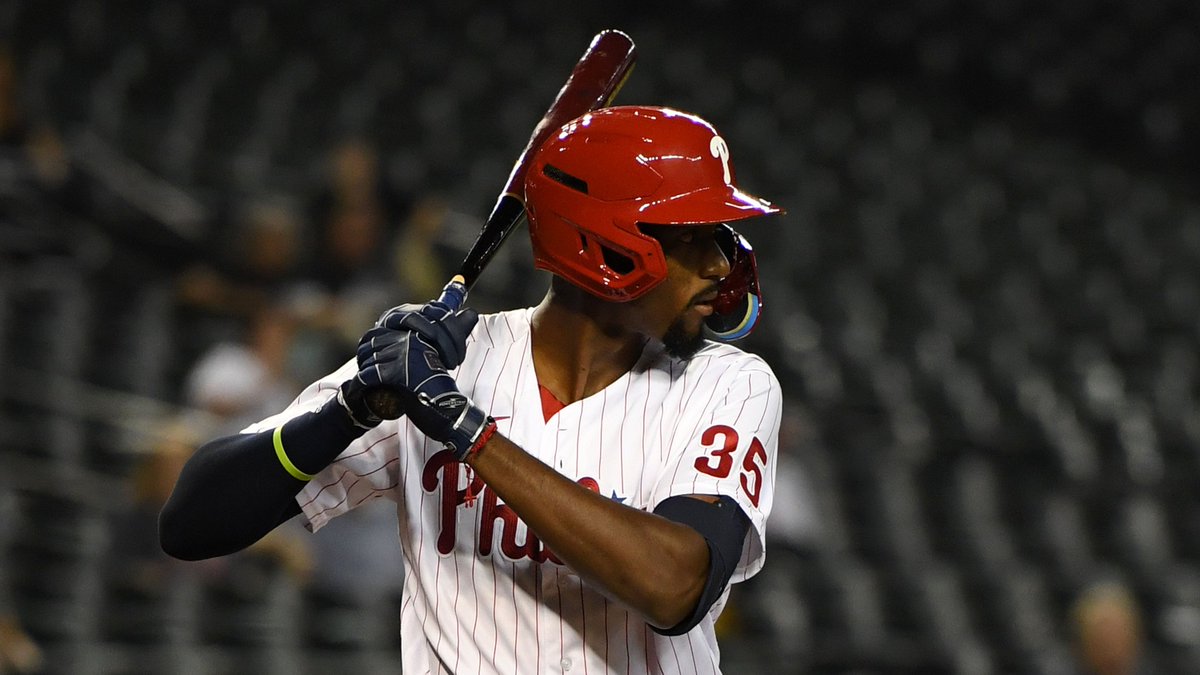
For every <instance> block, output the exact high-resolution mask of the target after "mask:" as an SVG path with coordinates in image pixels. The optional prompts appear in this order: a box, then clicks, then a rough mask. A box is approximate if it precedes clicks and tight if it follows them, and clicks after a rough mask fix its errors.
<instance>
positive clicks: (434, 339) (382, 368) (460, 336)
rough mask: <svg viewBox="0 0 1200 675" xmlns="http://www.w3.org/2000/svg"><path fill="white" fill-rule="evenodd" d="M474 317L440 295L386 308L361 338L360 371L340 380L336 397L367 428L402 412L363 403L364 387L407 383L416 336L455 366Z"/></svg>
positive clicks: (366, 389) (395, 387)
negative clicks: (382, 411)
mask: <svg viewBox="0 0 1200 675" xmlns="http://www.w3.org/2000/svg"><path fill="white" fill-rule="evenodd" d="M478 320H479V316H478V315H477V314H476V312H475V310H473V309H470V308H466V309H462V310H459V311H457V312H454V311H452V310H451V309H450V307H448V306H447V305H446V304H444V303H442V302H440V301H438V300H434V301H432V302H430V303H427V304H425V305H415V304H409V305H400V306H399V307H394V308H392V309H390V310H388V311H387V312H385V313H384V314H383V316H381V317H380V318H379V321H377V322H376V324H375V327H374V328H372V329H370V330H368V331H367V332H366V333H365V334H364V335H363V337H362V339H361V340H359V343H358V354H357V361H358V372H357V373H355V375H354V377H352V378H350V379H349V380H347V381H346V382H345V383H344V384H342V387H341V390H340V391H339V393H338V401H339V402H340V403H341V404H342V407H343V408H344V409H345V410H346V412H347V413H348V414H349V415H350V418H351V419H352V420H353V421H354V423H355V424H357V425H358V426H360V427H364V428H371V427H374V426H376V425H378V424H379V422H380V421H381V420H382V419H394V418H397V417H399V416H400V415H401V414H403V412H404V408H403V406H401V408H400V409H399V410H396V411H393V414H377V411H373V410H372V409H371V407H370V406H369V405H368V404H367V392H370V391H372V390H375V389H390V390H396V391H398V390H399V389H401V388H402V387H404V386H406V385H407V383H408V382H409V380H408V375H407V365H406V362H405V360H406V358H407V356H406V355H407V353H408V350H409V345H410V343H411V342H412V341H413V340H414V339H417V340H420V341H421V344H422V345H424V346H425V347H427V348H428V349H430V350H432V352H433V354H434V357H435V358H436V359H438V361H439V364H442V363H449V364H451V365H450V366H449V367H450V368H455V367H457V366H458V365H459V364H460V363H462V359H463V357H464V356H465V355H466V343H467V336H469V335H470V334H471V330H472V329H474V327H475V323H476V322H477V321H478ZM402 400H403V399H402Z"/></svg>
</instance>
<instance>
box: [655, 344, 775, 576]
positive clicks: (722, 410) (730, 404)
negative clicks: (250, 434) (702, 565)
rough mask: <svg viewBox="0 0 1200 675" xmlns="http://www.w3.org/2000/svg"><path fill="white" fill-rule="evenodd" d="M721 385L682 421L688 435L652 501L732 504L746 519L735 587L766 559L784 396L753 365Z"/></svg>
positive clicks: (764, 370)
mask: <svg viewBox="0 0 1200 675" xmlns="http://www.w3.org/2000/svg"><path fill="white" fill-rule="evenodd" d="M726 381H727V382H728V383H729V384H728V385H727V386H724V387H722V389H723V390H724V391H721V392H718V395H716V396H713V397H712V398H713V403H712V404H710V405H709V406H708V408H707V409H705V410H702V411H698V412H699V414H698V418H695V417H693V418H691V419H690V420H686V421H684V420H681V424H686V425H687V427H688V428H689V430H690V431H691V433H690V434H689V435H687V436H685V437H682V439H681V440H680V441H679V442H678V445H677V447H675V448H672V452H671V454H670V459H669V460H668V463H667V466H666V467H665V471H664V473H663V474H662V476H661V478H660V480H659V481H658V483H657V484H656V485H655V489H654V497H653V500H654V503H655V504H658V503H660V502H662V501H663V500H665V499H667V498H668V497H672V496H675V495H685V494H707V495H724V496H728V497H731V498H733V499H734V500H735V501H736V502H737V503H738V506H740V507H741V508H742V510H743V511H744V512H745V513H746V516H747V517H748V518H749V519H750V532H749V534H748V535H747V536H746V543H745V545H744V547H743V549H742V556H741V559H740V560H739V561H738V565H737V567H736V568H735V570H734V573H733V578H732V580H733V581H734V582H738V581H744V580H746V579H748V578H750V577H751V576H754V575H755V574H756V573H757V572H758V571H759V570H760V569H761V568H762V565H763V560H764V557H765V541H766V522H767V515H768V514H769V513H770V511H771V503H772V500H773V497H774V492H775V464H776V459H777V456H778V451H779V422H780V415H781V414H782V404H783V394H782V390H781V388H780V386H779V380H778V379H776V377H775V375H774V373H772V372H771V370H770V368H768V367H767V365H766V364H765V363H763V362H762V361H761V360H757V359H756V360H754V361H752V362H750V363H749V364H747V365H746V366H745V367H742V368H739V369H738V370H737V372H736V374H735V375H734V376H733V377H732V378H728V379H727V380H726ZM681 431H682V429H681ZM681 435H682V434H681Z"/></svg>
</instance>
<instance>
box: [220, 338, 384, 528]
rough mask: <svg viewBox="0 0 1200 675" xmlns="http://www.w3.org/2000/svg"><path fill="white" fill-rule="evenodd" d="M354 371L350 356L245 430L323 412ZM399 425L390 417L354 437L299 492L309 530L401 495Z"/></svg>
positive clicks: (258, 428)
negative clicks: (376, 501) (374, 501)
mask: <svg viewBox="0 0 1200 675" xmlns="http://www.w3.org/2000/svg"><path fill="white" fill-rule="evenodd" d="M355 372H357V366H356V364H355V362H354V361H353V360H351V361H349V362H347V363H346V364H345V365H343V366H342V367H341V368H339V369H337V370H336V371H334V372H332V373H330V374H329V375H327V376H325V377H323V378H321V379H320V380H317V381H316V382H313V383H312V384H310V385H309V386H308V387H306V388H305V389H304V391H303V392H301V393H300V395H299V396H297V397H296V400H294V401H292V403H291V404H290V405H289V406H288V407H287V408H285V409H284V410H283V411H281V412H279V413H277V414H275V415H272V416H271V417H268V418H266V419H264V420H262V421H259V422H255V423H254V424H252V425H250V426H248V427H246V428H245V429H243V430H242V433H257V432H260V431H268V430H271V429H274V428H275V427H277V426H279V425H280V424H283V423H284V422H286V421H288V420H290V419H292V418H294V417H297V416H299V415H302V414H304V413H306V412H315V411H317V410H319V409H320V408H321V406H323V405H324V404H325V403H326V402H327V401H329V399H330V398H332V397H333V396H335V395H336V394H337V391H338V388H339V387H340V386H341V385H342V383H343V382H345V381H346V380H348V379H350V378H351V377H353V376H354V374H355ZM397 429H398V422H397V421H395V420H385V421H384V422H383V423H381V424H380V425H379V426H377V427H375V428H374V429H371V430H370V431H368V432H367V433H365V434H363V435H362V436H360V437H359V438H357V439H355V440H354V442H352V443H351V444H350V445H348V446H347V447H346V449H345V450H343V451H342V452H341V454H339V455H338V457H337V459H335V460H333V462H330V464H329V466H327V467H325V468H324V469H322V470H321V471H320V472H319V473H317V475H316V477H314V478H313V479H312V480H311V481H309V483H308V485H306V486H304V488H303V489H301V490H300V492H299V493H297V494H296V502H297V503H299V504H300V509H301V510H302V511H303V512H304V516H305V518H307V519H308V528H309V529H310V530H312V531H313V532H316V531H317V530H319V529H321V528H322V527H324V525H325V523H328V522H329V521H330V520H331V519H333V518H336V517H337V516H339V515H342V514H343V513H347V512H349V511H351V510H353V509H354V508H356V507H358V506H360V505H362V504H364V503H366V502H367V501H369V500H371V499H373V498H375V497H380V496H384V497H389V498H392V499H395V498H396V497H395V494H394V489H393V488H394V487H395V486H396V483H397V480H398V478H399V474H398V467H397V464H398V463H397V462H396V461H395V458H396V457H398V450H397V447H398V446H397V442H396V440H395V439H396V437H397V435H398V431H397ZM387 441H391V442H387Z"/></svg>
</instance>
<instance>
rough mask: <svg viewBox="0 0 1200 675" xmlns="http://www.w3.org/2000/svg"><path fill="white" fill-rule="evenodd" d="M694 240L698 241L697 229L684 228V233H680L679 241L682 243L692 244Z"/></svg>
mask: <svg viewBox="0 0 1200 675" xmlns="http://www.w3.org/2000/svg"><path fill="white" fill-rule="evenodd" d="M694 241H696V231H695V230H692V229H690V228H689V229H687V230H684V231H683V233H682V234H680V235H679V243H681V244H690V243H692V242H694Z"/></svg>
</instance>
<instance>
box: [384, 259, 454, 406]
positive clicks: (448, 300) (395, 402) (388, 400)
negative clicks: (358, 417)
mask: <svg viewBox="0 0 1200 675" xmlns="http://www.w3.org/2000/svg"><path fill="white" fill-rule="evenodd" d="M466 299H467V280H466V279H465V278H463V275H461V274H456V275H454V278H453V279H451V280H450V283H448V284H446V286H445V287H444V288H442V294H441V295H440V296H439V297H438V302H441V303H442V304H444V305H446V306H447V307H449V308H450V311H451V312H457V311H458V310H460V309H462V305H463V301H465V300H466ZM366 397H367V407H368V408H370V409H371V412H373V413H375V415H376V416H378V417H379V419H384V420H394V419H398V418H399V417H400V416H401V415H403V414H404V410H403V406H402V405H401V404H400V396H399V395H397V394H396V392H394V391H392V390H391V389H382V388H380V389H372V390H370V391H368V392H367V393H366Z"/></svg>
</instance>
